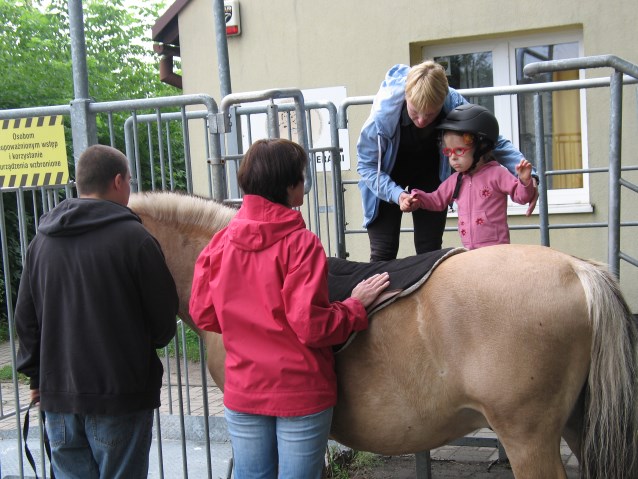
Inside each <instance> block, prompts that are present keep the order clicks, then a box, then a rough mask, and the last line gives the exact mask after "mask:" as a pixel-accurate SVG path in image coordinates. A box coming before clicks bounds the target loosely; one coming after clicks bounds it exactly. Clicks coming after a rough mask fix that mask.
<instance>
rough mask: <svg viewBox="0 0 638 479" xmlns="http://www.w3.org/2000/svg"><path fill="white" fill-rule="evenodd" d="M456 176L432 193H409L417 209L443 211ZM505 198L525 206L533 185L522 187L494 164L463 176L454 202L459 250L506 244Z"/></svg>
mask: <svg viewBox="0 0 638 479" xmlns="http://www.w3.org/2000/svg"><path fill="white" fill-rule="evenodd" d="M458 176H459V174H458V173H454V174H453V175H452V176H450V177H449V178H448V179H447V180H445V181H444V182H443V183H441V185H440V186H439V188H438V189H437V190H436V191H434V192H432V193H426V192H424V191H421V190H416V189H415V190H412V193H414V194H415V196H416V198H417V199H418V200H419V206H420V207H421V208H424V209H426V210H434V211H443V210H444V209H445V208H447V207H448V205H449V204H450V202H451V201H452V195H453V193H454V187H455V186H456V180H457V178H458ZM507 195H510V196H511V197H512V200H513V201H515V202H516V203H519V204H521V205H523V204H526V203H529V202H530V201H531V200H532V198H533V197H534V184H533V183H532V182H531V181H530V182H529V185H527V186H525V185H523V184H522V183H521V182H520V181H519V180H518V179H517V178H516V177H515V176H514V175H512V174H511V173H510V172H509V171H508V170H507V169H505V168H504V167H502V166H501V165H499V164H498V163H497V162H496V161H490V162H488V163H486V164H485V165H482V166H480V167H479V168H478V169H477V170H476V171H475V172H473V173H472V174H470V175H465V174H464V175H463V180H462V182H461V189H460V191H459V194H458V198H457V199H456V203H457V205H458V209H459V223H458V224H459V234H460V235H461V241H462V242H463V246H465V247H466V248H468V249H476V248H481V247H483V246H490V245H495V244H507V243H509V242H510V233H509V228H508V226H507Z"/></svg>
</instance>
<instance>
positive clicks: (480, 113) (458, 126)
mask: <svg viewBox="0 0 638 479" xmlns="http://www.w3.org/2000/svg"><path fill="white" fill-rule="evenodd" d="M436 128H437V129H438V130H453V131H467V132H469V133H474V134H475V135H477V136H478V137H479V138H485V139H487V140H490V141H491V142H492V144H495V143H496V140H497V139H498V120H497V119H496V117H495V116H494V115H492V112H491V111H489V110H488V109H487V108H485V107H483V106H481V105H474V104H472V103H464V104H463V105H459V106H457V107H456V108H455V109H454V110H452V111H450V112H449V113H448V114H447V116H446V117H445V119H444V120H443V121H442V122H441V123H440V124H439V125H437V127H436Z"/></svg>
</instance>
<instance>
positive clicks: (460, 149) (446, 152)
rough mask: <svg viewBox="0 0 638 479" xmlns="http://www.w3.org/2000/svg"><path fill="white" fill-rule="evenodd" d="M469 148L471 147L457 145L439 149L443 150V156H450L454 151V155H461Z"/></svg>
mask: <svg viewBox="0 0 638 479" xmlns="http://www.w3.org/2000/svg"><path fill="white" fill-rule="evenodd" d="M471 149H472V148H463V147H460V146H459V147H457V148H443V149H442V150H441V151H442V152H443V156H447V157H450V156H452V153H454V154H455V155H456V156H463V155H464V154H465V153H467V152H468V151H470V150H471Z"/></svg>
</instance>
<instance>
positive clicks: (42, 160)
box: [0, 116, 69, 189]
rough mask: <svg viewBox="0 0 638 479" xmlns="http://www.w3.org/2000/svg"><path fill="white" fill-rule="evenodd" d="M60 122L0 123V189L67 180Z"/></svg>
mask: <svg viewBox="0 0 638 479" xmlns="http://www.w3.org/2000/svg"><path fill="white" fill-rule="evenodd" d="M63 120H64V118H63V117H62V116H41V117H38V118H23V119H18V120H0V189H2V188H18V187H24V186H50V185H64V184H66V183H67V182H68V181H69V165H68V163H67V156H66V144H65V141H64V121H63Z"/></svg>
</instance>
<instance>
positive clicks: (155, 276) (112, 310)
mask: <svg viewBox="0 0 638 479" xmlns="http://www.w3.org/2000/svg"><path fill="white" fill-rule="evenodd" d="M130 179H131V174H130V172H129V168H128V161H127V159H126V156H124V155H123V154H122V153H121V152H119V151H118V150H116V149H114V148H111V147H108V146H103V145H94V146H91V147H89V148H87V149H86V150H85V151H84V153H83V154H82V155H81V156H80V159H79V160H78V163H77V167H76V182H77V189H78V193H79V198H71V199H67V200H64V201H62V202H61V203H60V204H59V205H58V206H57V207H55V208H54V209H53V210H51V211H50V212H48V213H47V214H45V215H43V216H42V218H41V220H40V225H39V229H38V233H37V234H36V236H35V238H34V239H33V241H32V242H31V244H30V245H29V249H28V251H27V256H26V260H25V263H24V268H23V272H22V279H21V283H20V289H19V291H18V301H17V305H16V311H15V320H16V327H17V332H18V337H19V340H20V347H19V352H18V371H20V372H21V373H24V374H26V375H27V376H29V378H30V382H31V398H32V400H36V401H37V400H38V398H39V401H40V409H41V410H42V411H45V412H46V419H47V421H46V432H47V434H48V436H49V440H50V442H51V452H52V465H53V470H54V473H55V475H56V476H57V477H58V478H78V479H79V478H82V479H87V478H109V479H112V478H127V479H128V478H145V477H147V474H148V461H149V460H148V456H149V450H150V445H151V431H152V418H153V409H154V408H157V407H158V406H159V405H160V388H161V383H162V375H163V368H162V364H161V362H160V360H159V358H158V357H157V353H156V352H155V350H156V348H161V347H163V346H165V345H166V344H168V342H169V341H170V340H171V338H172V337H173V336H174V334H175V315H176V314H177V307H178V298H177V291H176V288H175V282H174V281H173V278H172V276H171V274H170V272H169V270H168V268H167V266H166V262H165V260H164V256H163V254H162V251H161V249H160V246H159V244H158V243H157V241H156V240H155V238H153V236H151V234H150V233H148V232H147V231H146V229H145V228H144V227H143V226H142V224H141V221H140V219H139V217H138V216H137V215H135V214H134V213H133V212H132V211H131V210H130V209H128V208H127V207H126V205H127V204H128V200H129V195H130V191H131V190H130V185H129V181H130Z"/></svg>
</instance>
